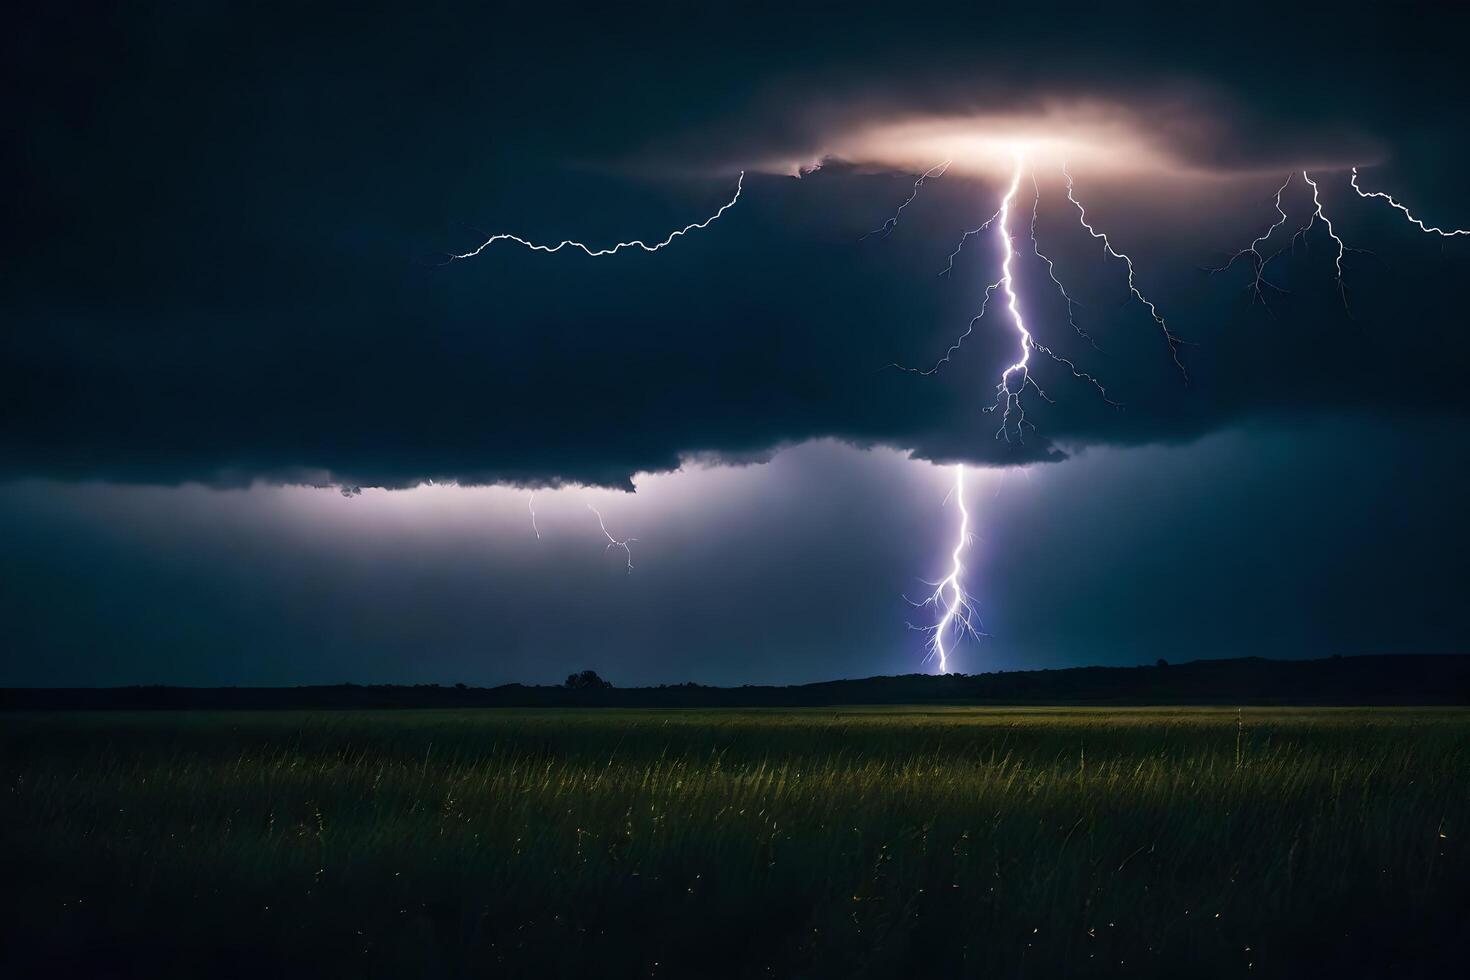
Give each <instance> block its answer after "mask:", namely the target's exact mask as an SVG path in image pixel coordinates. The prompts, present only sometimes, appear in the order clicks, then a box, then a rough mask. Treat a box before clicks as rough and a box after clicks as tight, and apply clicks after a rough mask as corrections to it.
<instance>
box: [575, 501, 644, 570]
mask: <svg viewBox="0 0 1470 980" xmlns="http://www.w3.org/2000/svg"><path fill="white" fill-rule="evenodd" d="M587 509H588V510H590V511H592V513H594V514H596V515H597V526H598V527H600V528H602V533H603V535H604V536H605V537H606V538H607V548H606V549H605V550H607V551H611V550H612V549H614V548H622V549H623V555H624V556H625V557H626V558H627V559H628V571H630V572H631V571H632V570H633V551H632V549H631V548H629V547H628V545H630V544H632V543H633V542H634V541H637V540H638V539H637V538H623V539H621V540H619V539H618V538H615V537H613V536H612V532H611V531H609V530H608V529H607V524H606V523H605V522H604V521H603V519H602V511H600V510H598V509H597V508H596V507H593V506H592V505H591V504H588V505H587Z"/></svg>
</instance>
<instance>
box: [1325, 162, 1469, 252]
mask: <svg viewBox="0 0 1470 980" xmlns="http://www.w3.org/2000/svg"><path fill="white" fill-rule="evenodd" d="M1351 183H1352V185H1353V190H1355V191H1357V192H1358V196H1359V197H1365V198H1366V197H1377V198H1381V199H1383V200H1385V201H1387V202H1388V203H1389V205H1390V206H1391V207H1394V208H1397V209H1398V210H1399V211H1400V212H1402V213H1403V216H1404V217H1405V218H1407V219H1408V220H1409V222H1410V223H1412V224H1415V225H1418V226H1419V230H1420V231H1422V232H1424V233H1425V234H1426V235H1438V236H1440V237H1441V238H1454V237H1456V236H1457V235H1470V228H1450V229H1444V228H1436V227H1435V226H1433V225H1426V224H1425V223H1424V222H1423V221H1421V220H1419V219H1418V218H1416V217H1414V215H1413V214H1411V213H1410V212H1409V209H1408V208H1406V207H1404V206H1403V205H1402V204H1400V203H1399V202H1398V201H1396V200H1394V199H1393V198H1392V197H1391V196H1389V195H1388V194H1385V193H1383V191H1365V190H1363V188H1361V187H1359V186H1358V168H1357V167H1354V168H1353V175H1352V179H1351Z"/></svg>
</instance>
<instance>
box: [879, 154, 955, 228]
mask: <svg viewBox="0 0 1470 980" xmlns="http://www.w3.org/2000/svg"><path fill="white" fill-rule="evenodd" d="M953 162H954V161H953V160H946V161H944V162H943V163H939V164H935V165H934V166H932V167H930V168H929V169H928V170H926V171H924V172H923V173H921V174H920V175H919V179H918V180H916V181H914V189H913V190H912V191H911V192H910V193H909V196H908V197H907V198H906V199H905V200H904V202H903V203H902V204H900V205H899V206H898V210H897V211H894V212H893V217H891V218H889V219H888V220H887V221H885V222H883V223H882V224H881V225H879V226H878V227H877V228H874V229H873V230H872V231H870V232H868V233H867V234H866V235H864V236H863V237H862V238H859V239H858V241H864V240H866V239H868V238H871V237H872V236H873V235H882V236H883V237H884V238H887V237H888V236H889V235H891V234H893V229H895V228H897V227H898V219H899V218H901V217H902V216H903V209H904V208H906V207H908V206H909V205H910V204H913V203H914V198H916V197H918V196H919V188H920V187H923V186H924V181H926V180H928V179H929V178H930V177H933V178H935V179H936V180H937V179H939V178H940V177H943V176H944V174H945V172H946V171H947V170H949V165H950V164H951V163H953Z"/></svg>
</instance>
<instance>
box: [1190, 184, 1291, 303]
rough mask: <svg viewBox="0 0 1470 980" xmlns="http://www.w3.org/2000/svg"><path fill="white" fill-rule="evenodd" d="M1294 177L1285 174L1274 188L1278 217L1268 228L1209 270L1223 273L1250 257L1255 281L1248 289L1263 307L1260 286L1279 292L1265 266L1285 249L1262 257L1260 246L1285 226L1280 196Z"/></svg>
mask: <svg viewBox="0 0 1470 980" xmlns="http://www.w3.org/2000/svg"><path fill="white" fill-rule="evenodd" d="M1295 176H1296V174H1295V173H1294V172H1293V173H1289V174H1287V175H1286V180H1285V181H1284V182H1283V183H1282V185H1281V186H1280V187H1278V188H1276V213H1277V214H1278V215H1280V217H1278V218H1277V219H1276V221H1275V222H1273V223H1272V225H1271V226H1270V227H1269V228H1267V229H1266V230H1265V231H1263V232H1261V234H1259V235H1257V236H1256V237H1255V238H1253V239H1251V243H1250V244H1249V245H1247V246H1246V247H1245V248H1243V249H1241V250H1240V251H1239V252H1236V253H1235V254H1234V255H1232V256H1230V261H1228V262H1226V263H1225V264H1224V265H1222V266H1216V267H1215V268H1213V269H1211V270H1210V272H1211V273H1212V274H1213V273H1217V272H1225V271H1227V270H1228V269H1230V268H1231V267H1232V266H1234V265H1235V263H1236V262H1237V261H1238V260H1240V259H1242V258H1244V257H1245V256H1247V255H1249V256H1250V257H1251V267H1252V268H1253V269H1254V271H1255V279H1254V280H1253V281H1252V283H1251V285H1250V287H1249V288H1250V290H1251V295H1252V297H1253V299H1258V300H1260V301H1261V304H1262V305H1263V306H1264V305H1265V304H1266V296H1265V293H1264V292H1263V291H1262V289H1261V287H1262V286H1270V287H1271V288H1272V289H1275V290H1278V291H1280V290H1281V287H1280V286H1277V285H1276V284H1275V283H1273V282H1271V281H1270V280H1269V279H1267V278H1266V266H1268V265H1270V264H1271V260H1272V259H1274V258H1276V256H1278V255H1280V254H1281V253H1282V252H1283V251H1285V250H1286V249H1285V247H1282V248H1280V249H1277V250H1276V251H1274V252H1272V253H1271V254H1270V255H1265V256H1263V255H1262V254H1261V246H1262V245H1264V244H1266V242H1267V241H1269V240H1270V238H1271V236H1272V235H1273V234H1275V233H1276V229H1277V228H1280V227H1281V226H1282V225H1284V224H1286V219H1287V215H1286V209H1285V208H1283V207H1282V206H1281V195H1282V194H1285V193H1286V189H1287V188H1288V187H1290V186H1291V181H1292V178H1294V177H1295ZM1293 237H1295V236H1293ZM1267 309H1270V307H1269V306H1268V307H1267Z"/></svg>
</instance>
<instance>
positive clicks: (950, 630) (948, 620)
mask: <svg viewBox="0 0 1470 980" xmlns="http://www.w3.org/2000/svg"><path fill="white" fill-rule="evenodd" d="M950 496H951V497H953V499H954V502H955V505H956V506H957V507H958V508H959V511H960V526H959V529H958V533H957V534H956V536H955V543H954V549H953V550H952V551H951V552H950V556H949V558H950V565H949V574H948V575H946V576H945V577H944V578H943V579H941V580H940V581H939V582H937V583H935V587H934V591H933V592H931V593H930V594H929V595H928V597H927V598H925V599H924V600H923V601H922V602H913V601H912V600H910V602H911V604H912V605H914V606H916V607H923V606H933V607H935V608H936V609H943V610H944V612H943V613H942V614H941V615H940V617H939V620H938V622H936V623H934V625H932V626H915V625H914V624H913V623H910V624H909V629H912V630H917V631H918V632H921V633H927V634H928V635H929V640H928V643H927V644H926V645H927V647H928V650H929V654H928V656H926V657H925V658H924V659H925V661H926V662H927V661H929V660H934V661H936V662H937V663H938V665H939V672H940V673H941V674H947V673H949V647H947V646H946V645H945V641H946V639H947V638H948V637H949V636H950V634H954V636H955V638H956V639H962V638H964V637H965V636H970V637H974V638H976V639H978V638H979V637H982V636H984V635H985V634H984V633H983V632H982V631H981V629H980V628H979V626H978V625H977V623H978V619H977V617H976V616H975V603H974V600H973V599H972V598H971V597H970V594H969V593H968V592H967V591H965V586H964V583H963V581H962V576H963V575H964V572H965V565H964V561H963V556H964V553H965V549H966V548H968V547H969V546H970V542H971V541H972V540H973V539H974V535H973V534H972V533H971V532H970V512H969V510H968V509H967V508H966V507H965V467H964V464H963V463H959V464H956V465H955V468H954V489H953V490H951V491H950Z"/></svg>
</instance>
